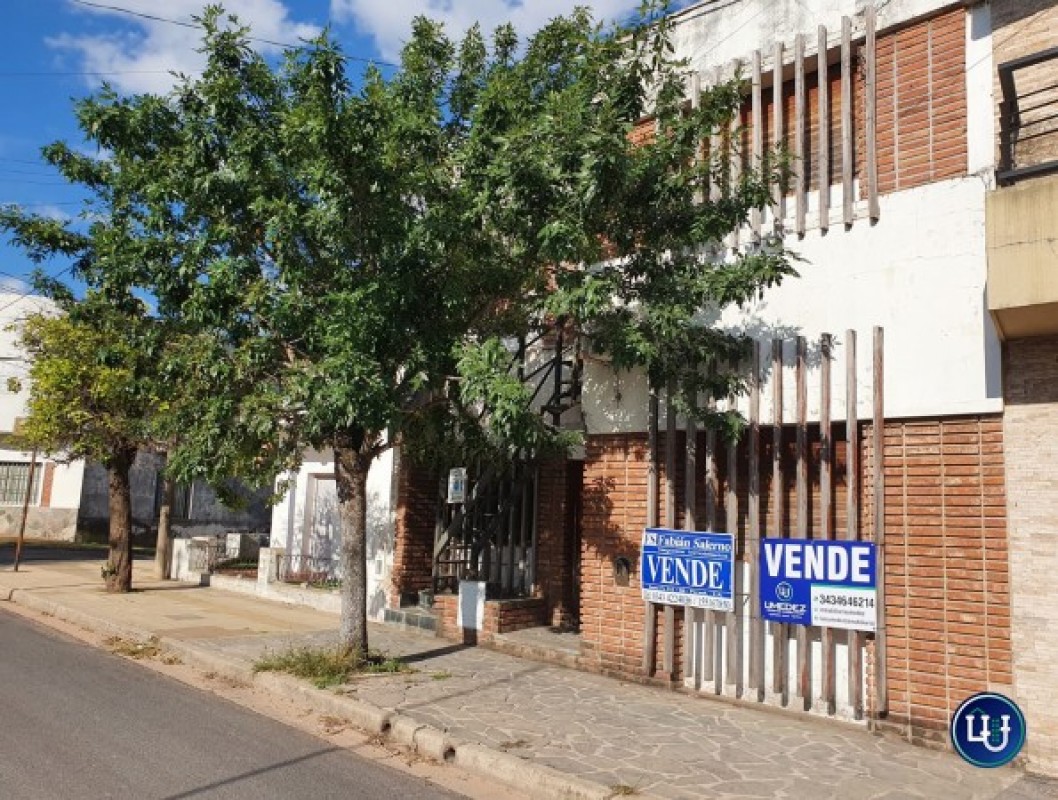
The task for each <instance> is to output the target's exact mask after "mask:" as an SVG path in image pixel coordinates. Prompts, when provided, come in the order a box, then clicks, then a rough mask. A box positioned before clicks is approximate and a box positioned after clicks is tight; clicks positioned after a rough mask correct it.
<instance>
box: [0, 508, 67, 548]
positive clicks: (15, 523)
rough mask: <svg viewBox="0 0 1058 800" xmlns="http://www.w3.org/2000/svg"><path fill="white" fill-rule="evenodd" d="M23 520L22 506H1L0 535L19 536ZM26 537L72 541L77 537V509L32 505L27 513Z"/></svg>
mask: <svg viewBox="0 0 1058 800" xmlns="http://www.w3.org/2000/svg"><path fill="white" fill-rule="evenodd" d="M21 522H22V507H21V506H0V536H17V535H18V528H19V525H20V524H21ZM26 538H28V539H52V540H55V541H61V542H72V541H75V540H76V538H77V509H75V508H37V507H32V506H31V507H30V509H29V513H28V514H27V515H26Z"/></svg>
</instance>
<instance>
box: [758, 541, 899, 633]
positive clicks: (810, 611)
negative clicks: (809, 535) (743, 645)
mask: <svg viewBox="0 0 1058 800" xmlns="http://www.w3.org/2000/svg"><path fill="white" fill-rule="evenodd" d="M876 565H877V556H876V553H875V547H874V545H873V544H872V543H870V542H851V541H834V540H826V541H810V540H807V539H764V540H762V541H761V548H760V565H759V568H760V609H761V616H762V617H764V619H766V620H770V621H772V622H784V623H788V624H792V625H819V626H822V627H827V628H845V629H847V630H854V631H873V630H875V629H876V628H877V626H878V590H877V575H876Z"/></svg>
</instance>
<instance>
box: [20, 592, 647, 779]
mask: <svg viewBox="0 0 1058 800" xmlns="http://www.w3.org/2000/svg"><path fill="white" fill-rule="evenodd" d="M7 600H8V601H9V602H12V603H15V604H17V605H20V606H24V607H26V608H29V609H32V610H34V611H38V612H40V613H42V614H45V615H50V616H53V617H55V618H56V619H61V620H63V621H65V622H70V623H73V624H75V625H78V626H80V627H82V628H85V629H87V630H91V631H95V632H96V633H106V634H110V635H112V636H122V637H125V638H129V639H137V640H141V641H147V640H153V641H157V642H158V643H159V644H160V645H161V646H163V647H164V648H166V649H167V650H169V651H171V652H172V653H174V654H175V655H177V656H179V657H180V658H181V660H183V661H184V662H185V663H186V664H189V665H191V666H195V667H199V668H204V669H207V670H210V671H213V672H216V673H218V674H220V675H223V676H225V677H227V678H229V679H233V680H238V681H242V682H246V683H252V684H254V685H256V686H258V687H260V688H261V689H263V690H265V691H267V692H270V693H272V694H275V695H279V696H281V697H284V698H286V699H289V700H292V701H296V702H301V703H305V704H307V705H308V706H309V707H310V708H312V710H313V711H314V712H316V713H318V714H328V715H331V716H335V717H339V718H341V719H345V720H348V721H349V722H350V723H351V724H352V725H353V726H354V727H356V728H358V729H360V730H362V731H364V732H366V733H368V734H370V735H373V736H380V737H382V738H384V739H386V740H387V741H391V742H393V743H394V744H397V745H400V746H402V747H406V748H408V749H409V750H411V751H412V752H414V753H416V754H417V755H420V756H422V757H424V758H429V759H432V760H434V761H437V762H439V763H452V764H455V765H457V766H459V767H461V768H462V769H465V770H467V771H468V772H473V773H476V774H478V775H481V776H483V777H486V778H489V779H490V780H494V781H497V782H499V783H502V784H505V785H507V786H510V787H512V788H515V789H520V790H523V791H525V790H526V789H527V787H531V790H532V796H533V797H539V798H547V799H548V800H608V798H612V797H613V796H614V791H613V789H612V788H611V787H609V786H605V785H603V784H600V783H595V782H594V781H590V780H587V779H585V778H579V777H577V776H574V775H568V774H566V773H563V772H560V771H559V770H556V769H553V768H552V767H548V766H546V765H544V764H536V763H533V762H532V761H527V760H525V759H522V758H518V757H517V756H513V755H510V754H509V753H505V752H502V751H499V750H493V749H492V748H489V747H486V746H485V745H481V744H477V743H474V742H460V741H458V740H456V739H453V738H451V737H449V736H448V735H447V734H446V733H445V732H444V731H441V730H438V729H437V728H434V727H432V726H430V725H426V724H424V723H421V722H418V721H417V720H415V719H414V718H412V717H409V716H406V715H404V714H402V713H400V712H398V711H397V710H395V709H385V708H380V707H378V706H376V705H374V704H372V703H368V702H366V701H364V700H357V699H353V698H351V697H344V696H342V695H337V694H334V693H333V692H329V691H326V690H323V689H317V688H315V687H313V686H309V685H308V684H306V683H305V682H303V681H301V680H298V679H297V678H293V677H290V676H288V675H282V674H279V673H272V672H258V673H255V672H254V670H253V667H252V666H251V665H249V664H247V663H246V662H244V661H242V660H238V659H232V658H226V657H225V656H222V655H220V654H218V653H215V652H212V651H211V650H209V649H207V648H203V647H199V646H196V645H191V644H188V643H187V642H183V641H180V640H176V639H170V638H169V637H166V636H158V635H157V634H154V633H153V632H151V631H147V630H144V629H142V628H136V627H133V626H130V625H120V624H117V623H114V622H111V621H109V620H106V619H101V618H99V617H95V616H92V615H91V614H86V613H84V612H82V611H78V610H76V609H72V608H69V607H67V606H64V605H62V604H60V603H56V602H54V601H52V600H48V599H46V598H44V597H40V596H37V595H36V594H35V593H34V591H33V590H29V589H12V590H10V591H9V592H8V597H7ZM637 797H639V798H640V800H650V798H649V797H648V796H646V795H637Z"/></svg>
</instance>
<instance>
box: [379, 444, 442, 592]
mask: <svg viewBox="0 0 1058 800" xmlns="http://www.w3.org/2000/svg"><path fill="white" fill-rule="evenodd" d="M395 473H396V480H397V503H396V514H395V518H394V536H393V571H392V577H391V580H390V595H389V597H388V598H387V601H388V603H389V606H390V608H400V607H401V605H402V602H401V599H402V597H403V596H409V595H411V594H412V593H414V592H419V591H423V590H426V589H430V588H431V587H432V585H433V580H432V579H433V541H434V528H435V526H436V521H437V503H438V500H439V497H440V494H439V492H440V476H439V475H438V474H437V472H436V471H435V470H434V469H432V468H430V467H426V466H422V465H420V464H417V463H416V462H415V461H414V460H413V459H411V458H409V457H407V456H405V455H404V454H400V455H399V457H398V462H397V468H396V470H395Z"/></svg>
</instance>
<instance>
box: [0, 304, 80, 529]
mask: <svg viewBox="0 0 1058 800" xmlns="http://www.w3.org/2000/svg"><path fill="white" fill-rule="evenodd" d="M37 313H55V306H54V305H53V304H52V303H51V302H50V301H48V300H45V299H44V298H41V297H36V296H32V295H25V294H20V293H14V292H0V536H14V535H17V533H18V529H19V525H20V523H21V519H22V506H23V504H24V502H25V499H26V489H27V485H28V483H29V473H30V459H31V457H32V456H33V454H32V453H29V452H26V451H24V450H19V449H17V447H15V446H13V445H12V443H11V435H12V434H13V433H14V432H15V430H16V428H17V426H18V421H19V419H20V418H21V417H24V416H25V414H26V401H27V399H28V397H29V386H28V385H27V383H26V379H27V375H28V373H29V364H28V363H27V362H26V361H25V359H24V357H23V354H22V352H21V351H20V350H19V348H18V345H17V341H18V331H17V326H18V324H19V322H20V321H22V320H24V319H25V318H26V317H27V316H29V315H30V314H37ZM11 378H14V379H17V380H18V381H20V382H21V391H18V392H11V391H9V388H8V381H9V379H11ZM83 474H84V463H83V462H79V461H75V462H73V463H70V464H64V463H62V462H60V461H57V460H55V459H53V458H45V457H43V456H38V457H37V459H36V464H35V467H34V469H33V483H32V486H29V487H28V488H29V510H28V514H27V516H26V536H29V537H36V538H42V539H61V540H65V541H73V540H74V539H75V538H76V535H77V508H78V505H79V504H80V500H81V482H82V477H83Z"/></svg>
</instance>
